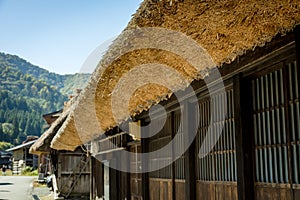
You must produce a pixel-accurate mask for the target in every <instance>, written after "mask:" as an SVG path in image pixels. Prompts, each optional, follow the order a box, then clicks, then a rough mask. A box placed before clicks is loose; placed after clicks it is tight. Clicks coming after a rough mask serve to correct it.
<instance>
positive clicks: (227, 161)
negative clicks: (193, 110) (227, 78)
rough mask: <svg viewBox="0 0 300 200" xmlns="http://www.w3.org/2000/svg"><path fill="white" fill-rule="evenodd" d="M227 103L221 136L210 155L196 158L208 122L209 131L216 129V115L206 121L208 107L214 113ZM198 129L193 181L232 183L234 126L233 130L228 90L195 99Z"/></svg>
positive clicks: (217, 120) (233, 175) (234, 153)
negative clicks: (210, 128)
mask: <svg viewBox="0 0 300 200" xmlns="http://www.w3.org/2000/svg"><path fill="white" fill-rule="evenodd" d="M225 98H226V101H227V116H226V118H225V124H224V127H223V130H222V134H221V136H220V138H219V140H218V142H217V144H216V145H215V147H214V148H213V149H212V150H211V151H210V153H209V154H208V155H207V156H205V157H204V158H202V159H199V157H198V153H199V149H200V147H201V145H202V142H203V140H204V138H205V137H206V134H207V132H208V128H209V125H210V123H212V132H215V131H217V130H220V128H221V125H220V115H218V114H216V115H215V118H214V119H212V122H210V117H211V104H212V106H215V108H217V109H216V110H217V112H219V111H221V109H224V107H223V106H222V105H224V104H225ZM199 112H200V113H197V114H196V116H197V117H199V121H200V123H199V129H198V134H197V136H196V152H195V153H196V154H195V157H196V178H197V180H203V181H236V179H237V174H236V151H235V127H234V102H233V90H232V89H228V90H227V91H226V95H225V94H219V93H218V94H215V95H213V96H212V97H211V98H203V99H200V100H199Z"/></svg>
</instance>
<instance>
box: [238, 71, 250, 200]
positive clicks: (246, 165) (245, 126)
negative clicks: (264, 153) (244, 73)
mask: <svg viewBox="0 0 300 200" xmlns="http://www.w3.org/2000/svg"><path fill="white" fill-rule="evenodd" d="M233 81H234V82H233V84H234V85H233V87H234V88H233V92H234V105H235V107H234V120H235V129H236V132H235V133H236V135H235V140H236V161H237V189H238V199H239V200H247V199H249V200H252V199H254V181H253V157H252V147H253V137H252V135H253V130H252V127H253V126H252V121H253V120H251V119H252V112H251V111H252V110H251V108H252V106H251V105H252V103H251V99H252V98H251V83H250V82H249V81H246V80H243V81H242V79H241V75H240V74H238V75H236V76H235V77H234V79H233Z"/></svg>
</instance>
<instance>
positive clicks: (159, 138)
mask: <svg viewBox="0 0 300 200" xmlns="http://www.w3.org/2000/svg"><path fill="white" fill-rule="evenodd" d="M162 121H163V119H162V118H161V117H157V118H156V119H154V120H152V121H151V123H152V125H154V126H157V127H155V129H156V130H159V128H160V126H161V122H162ZM171 140H172V115H171V114H170V113H169V114H168V115H167V119H166V122H165V124H164V125H163V128H162V130H160V132H159V133H157V134H155V135H154V136H153V137H151V139H150V142H149V151H150V152H153V151H155V150H158V149H160V148H162V147H164V146H165V145H167V144H168V143H169V142H171ZM152 155H153V154H152ZM149 159H150V161H149V164H150V165H153V166H154V165H160V164H164V165H166V163H168V162H170V161H171V160H172V154H171V153H170V152H166V154H165V155H163V154H159V155H158V154H157V155H154V156H153V157H151V158H149ZM149 177H150V178H166V179H171V178H172V165H168V166H166V167H164V168H162V169H160V170H157V171H153V172H151V173H150V174H149Z"/></svg>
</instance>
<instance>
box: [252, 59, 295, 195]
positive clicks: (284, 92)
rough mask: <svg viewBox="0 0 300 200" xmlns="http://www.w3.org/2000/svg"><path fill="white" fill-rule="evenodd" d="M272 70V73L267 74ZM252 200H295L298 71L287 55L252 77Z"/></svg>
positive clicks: (293, 61) (292, 60)
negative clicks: (253, 197)
mask: <svg viewBox="0 0 300 200" xmlns="http://www.w3.org/2000/svg"><path fill="white" fill-rule="evenodd" d="M272 69H273V71H271V70H272ZM251 83H252V96H253V111H252V112H253V122H254V163H255V166H254V168H255V197H256V199H295V194H296V193H297V192H298V191H297V190H298V189H299V172H300V168H299V157H300V148H299V147H300V142H299V141H300V137H299V135H300V128H299V124H300V123H299V121H300V118H299V115H300V114H299V69H298V67H297V63H296V58H295V57H294V56H290V58H286V59H284V60H283V61H281V62H279V63H277V64H276V65H273V66H270V67H268V71H262V72H259V73H257V74H256V76H255V77H253V79H252V81H251Z"/></svg>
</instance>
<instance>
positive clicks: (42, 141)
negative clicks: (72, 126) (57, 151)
mask: <svg viewBox="0 0 300 200" xmlns="http://www.w3.org/2000/svg"><path fill="white" fill-rule="evenodd" d="M68 114H69V111H65V112H63V113H61V114H60V116H59V117H58V118H57V119H56V120H55V121H54V122H53V123H52V124H51V126H50V127H49V129H47V130H46V131H45V132H44V133H43V134H42V135H41V137H40V138H39V139H38V140H36V142H35V143H34V144H33V145H32V146H31V148H30V149H29V153H31V154H36V155H40V154H42V153H48V152H50V150H51V149H50V143H51V141H52V139H53V138H54V136H55V135H56V134H57V131H58V130H59V129H60V128H61V126H62V125H63V123H64V122H65V121H66V118H67V116H68Z"/></svg>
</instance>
